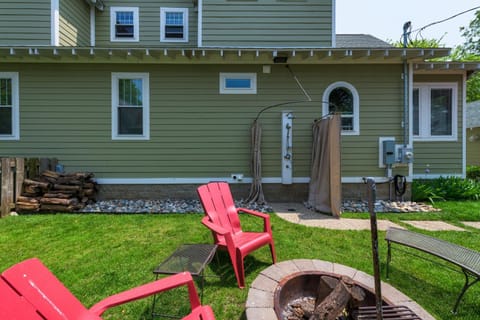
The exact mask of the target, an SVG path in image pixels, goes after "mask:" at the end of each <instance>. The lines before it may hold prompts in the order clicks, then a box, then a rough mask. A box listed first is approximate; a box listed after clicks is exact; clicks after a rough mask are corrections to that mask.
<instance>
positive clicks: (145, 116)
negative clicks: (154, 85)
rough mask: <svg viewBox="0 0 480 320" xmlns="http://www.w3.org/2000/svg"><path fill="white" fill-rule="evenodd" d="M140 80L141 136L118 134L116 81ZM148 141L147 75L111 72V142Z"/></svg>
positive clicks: (148, 96) (148, 99)
mask: <svg viewBox="0 0 480 320" xmlns="http://www.w3.org/2000/svg"><path fill="white" fill-rule="evenodd" d="M139 78H140V79H142V85H143V88H142V93H143V96H142V102H143V105H142V110H143V113H142V115H143V134H142V135H126V134H118V105H119V101H118V80H119V79H139ZM149 139H150V84H149V74H148V73H130V72H112V140H149Z"/></svg>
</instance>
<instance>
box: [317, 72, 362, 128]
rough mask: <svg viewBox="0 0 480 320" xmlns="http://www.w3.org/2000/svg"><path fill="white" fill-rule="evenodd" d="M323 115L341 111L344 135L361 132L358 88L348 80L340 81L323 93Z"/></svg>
mask: <svg viewBox="0 0 480 320" xmlns="http://www.w3.org/2000/svg"><path fill="white" fill-rule="evenodd" d="M322 101H323V110H322V112H323V115H327V114H329V113H340V114H341V118H342V120H341V121H342V135H359V134H360V98H359V96H358V92H357V89H355V87H354V86H353V85H351V84H350V83H348V82H344V81H338V82H334V83H332V84H331V85H329V86H328V87H327V89H326V90H325V92H324V93H323V99H322Z"/></svg>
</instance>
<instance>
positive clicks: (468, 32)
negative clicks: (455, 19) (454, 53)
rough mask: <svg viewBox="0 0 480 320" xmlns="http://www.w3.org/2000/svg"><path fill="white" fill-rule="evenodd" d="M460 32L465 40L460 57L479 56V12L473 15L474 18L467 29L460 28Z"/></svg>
mask: <svg viewBox="0 0 480 320" xmlns="http://www.w3.org/2000/svg"><path fill="white" fill-rule="evenodd" d="M460 31H461V32H462V36H463V37H464V38H465V42H464V44H463V46H462V55H465V56H468V55H476V56H480V10H479V11H477V12H476V13H475V18H474V19H473V20H472V21H471V22H470V24H469V25H468V27H461V28H460ZM477 58H478V57H477Z"/></svg>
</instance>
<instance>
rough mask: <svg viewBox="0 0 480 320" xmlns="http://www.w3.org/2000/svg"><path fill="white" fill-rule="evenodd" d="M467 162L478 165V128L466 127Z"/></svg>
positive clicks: (479, 155) (479, 143) (479, 153)
mask: <svg viewBox="0 0 480 320" xmlns="http://www.w3.org/2000/svg"><path fill="white" fill-rule="evenodd" d="M466 138H467V164H468V165H474V166H480V128H472V129H467V137H466Z"/></svg>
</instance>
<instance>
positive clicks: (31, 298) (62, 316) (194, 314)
mask: <svg viewBox="0 0 480 320" xmlns="http://www.w3.org/2000/svg"><path fill="white" fill-rule="evenodd" d="M183 285H186V286H187V287H188V292H189V299H190V305H191V309H192V311H191V313H190V314H189V315H187V316H186V317H184V318H183V319H184V320H214V319H215V317H214V315H213V311H212V309H211V308H210V307H209V306H202V305H201V304H200V300H199V298H198V295H197V291H196V288H195V284H194V282H193V280H192V276H191V274H190V273H188V272H183V273H179V274H176V275H173V276H169V277H167V278H163V279H160V280H157V281H154V282H151V283H148V284H145V285H142V286H139V287H136V288H133V289H130V290H127V291H124V292H121V293H118V294H115V295H113V296H110V297H108V298H106V299H103V300H102V301H100V302H98V303H97V304H95V305H94V306H93V307H91V308H90V309H87V308H85V307H84V306H83V305H82V304H81V302H80V301H79V300H78V299H77V298H76V297H75V296H74V295H73V294H72V293H71V292H70V291H69V290H68V289H67V288H66V287H65V286H64V285H63V284H62V283H61V282H60V281H59V280H58V279H57V278H56V277H55V275H53V273H51V272H50V271H49V270H48V269H47V267H46V266H45V265H44V264H43V263H42V262H41V261H40V260H39V259H37V258H32V259H28V260H25V261H23V262H20V263H18V264H16V265H14V266H12V267H10V268H9V269H7V270H6V271H4V272H3V273H2V275H1V277H0V297H1V298H0V319H8V320H17V319H18V320H35V319H42V320H45V319H47V320H100V319H102V318H101V317H100V316H101V315H102V313H103V312H105V311H106V310H107V309H109V308H112V307H115V306H118V305H121V304H124V303H127V302H130V301H134V300H138V299H141V298H145V297H148V296H151V295H153V294H156V293H160V292H162V291H167V290H170V289H173V288H176V287H179V286H183Z"/></svg>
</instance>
